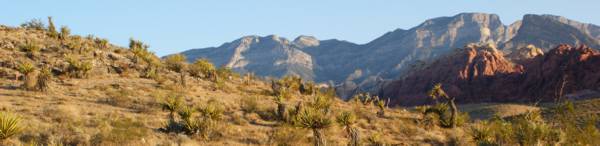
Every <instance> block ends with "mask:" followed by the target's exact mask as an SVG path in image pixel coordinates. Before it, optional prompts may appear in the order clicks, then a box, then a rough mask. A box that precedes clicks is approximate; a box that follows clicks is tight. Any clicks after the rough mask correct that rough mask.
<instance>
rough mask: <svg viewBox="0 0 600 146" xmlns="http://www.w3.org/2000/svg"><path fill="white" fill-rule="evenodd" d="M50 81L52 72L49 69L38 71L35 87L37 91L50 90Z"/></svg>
mask: <svg viewBox="0 0 600 146" xmlns="http://www.w3.org/2000/svg"><path fill="white" fill-rule="evenodd" d="M51 79H52V71H50V68H49V67H44V68H42V70H41V71H40V75H39V76H38V79H37V84H36V87H37V89H38V90H39V91H42V92H45V91H47V90H48V88H50V80H51Z"/></svg>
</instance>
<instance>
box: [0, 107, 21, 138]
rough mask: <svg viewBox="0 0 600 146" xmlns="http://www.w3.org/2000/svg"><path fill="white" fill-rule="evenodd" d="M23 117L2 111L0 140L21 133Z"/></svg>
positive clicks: (0, 115)
mask: <svg viewBox="0 0 600 146" xmlns="http://www.w3.org/2000/svg"><path fill="white" fill-rule="evenodd" d="M20 122H21V118H19V117H17V116H16V115H13V114H9V113H6V112H0V140H5V139H8V138H10V137H12V136H15V135H18V134H20V133H21V130H22V127H21V125H19V123H20Z"/></svg>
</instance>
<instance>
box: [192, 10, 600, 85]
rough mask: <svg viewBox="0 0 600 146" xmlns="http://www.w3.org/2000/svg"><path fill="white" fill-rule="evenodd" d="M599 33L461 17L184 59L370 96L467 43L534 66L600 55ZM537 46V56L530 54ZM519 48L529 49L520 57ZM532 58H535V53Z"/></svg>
mask: <svg viewBox="0 0 600 146" xmlns="http://www.w3.org/2000/svg"><path fill="white" fill-rule="evenodd" d="M599 36H600V27H598V26H596V25H593V24H585V23H580V22H577V21H573V20H569V19H566V18H564V17H559V16H552V15H531V14H529V15H525V16H524V17H523V19H522V20H519V21H516V22H514V23H512V24H510V25H508V26H507V25H504V24H503V23H502V22H501V21H500V19H499V16H497V15H495V14H485V13H461V14H458V15H455V16H451V17H439V18H434V19H430V20H427V21H425V22H423V23H422V24H420V25H418V26H416V27H413V28H410V29H408V30H405V29H397V30H394V31H391V32H388V33H386V34H384V35H383V36H381V37H379V38H377V39H375V40H373V41H371V42H369V43H367V44H354V43H351V42H346V41H340V40H318V39H317V38H315V37H310V36H300V37H298V38H296V39H294V41H289V40H287V39H285V38H280V37H273V36H267V37H258V36H249V37H244V38H242V39H239V40H236V41H233V42H230V43H225V44H223V45H221V46H219V47H213V48H205V49H193V50H189V51H185V52H182V53H183V54H184V55H186V56H188V59H190V61H193V60H195V59H197V58H208V59H210V60H211V61H213V62H214V63H215V64H216V65H219V66H227V67H231V68H233V69H234V70H237V71H240V72H255V73H257V74H258V75H261V76H275V77H281V76H284V75H289V74H293V75H300V76H301V77H303V78H306V79H312V80H315V81H317V82H327V81H333V82H334V83H336V84H343V85H340V91H344V92H345V93H341V94H347V95H351V94H352V93H355V92H360V91H369V90H373V88H374V87H378V84H380V83H381V82H382V81H384V80H389V79H398V78H400V77H403V76H406V75H407V74H409V73H410V72H411V71H413V70H417V69H419V68H420V67H422V66H424V65H425V64H428V63H431V62H433V61H435V60H436V59H437V58H438V57H439V56H444V55H446V54H448V53H451V52H454V51H453V50H454V49H455V48H462V47H463V46H465V45H467V44H469V43H484V44H487V43H491V44H494V45H496V46H499V47H498V50H499V51H501V52H503V53H504V54H510V56H507V57H508V58H509V59H516V60H519V59H521V57H524V58H531V57H533V56H536V55H538V54H541V53H543V52H547V51H548V50H549V49H550V48H552V47H554V46H556V45H558V44H561V43H565V44H570V45H579V44H586V45H589V46H590V47H592V48H599V46H600V43H599V39H600V37H599ZM529 45H533V46H535V47H536V48H537V49H540V50H542V51H543V52H541V53H540V52H539V51H538V50H531V49H532V48H531V47H529V49H527V48H528V46H529ZM522 48H525V50H523V49H522ZM531 51H533V52H531Z"/></svg>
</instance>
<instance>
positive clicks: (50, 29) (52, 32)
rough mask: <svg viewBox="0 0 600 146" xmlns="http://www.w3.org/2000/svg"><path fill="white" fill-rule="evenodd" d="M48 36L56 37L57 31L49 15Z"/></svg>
mask: <svg viewBox="0 0 600 146" xmlns="http://www.w3.org/2000/svg"><path fill="white" fill-rule="evenodd" d="M48 36H50V37H51V38H58V32H56V27H55V26H54V22H53V21H52V17H50V16H48Z"/></svg>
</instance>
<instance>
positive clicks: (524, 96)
mask: <svg viewBox="0 0 600 146" xmlns="http://www.w3.org/2000/svg"><path fill="white" fill-rule="evenodd" d="M599 54H600V53H599V52H598V51H596V50H593V49H590V48H588V47H586V46H579V47H571V46H568V45H560V46H558V47H557V48H556V49H553V50H551V51H549V52H548V53H547V54H546V55H540V56H537V57H535V58H531V59H528V60H524V62H525V63H523V65H517V64H515V63H512V62H511V61H509V60H508V59H505V58H504V54H503V53H501V52H499V51H497V50H496V49H495V48H494V47H492V46H485V47H482V46H474V45H471V46H467V47H465V48H464V49H458V50H457V51H456V52H454V53H452V54H450V55H448V56H444V57H442V58H440V59H439V60H437V61H436V62H433V63H431V64H430V65H429V66H428V67H426V68H424V69H422V70H419V71H415V72H413V73H411V74H410V75H408V76H406V77H405V78H403V79H400V80H397V81H393V82H391V83H389V84H387V85H386V86H385V87H384V88H383V94H384V95H383V96H384V97H392V98H393V99H395V100H394V102H393V103H395V104H403V105H414V104H423V103H426V102H427V101H428V100H429V99H428V97H427V96H426V93H427V90H429V88H431V87H432V85H433V84H435V83H442V84H443V85H444V87H443V88H444V89H445V90H446V91H447V92H448V94H449V95H451V96H455V97H457V101H458V102H463V103H465V102H508V101H511V102H515V101H536V100H541V99H543V100H552V99H554V97H556V96H555V94H557V93H556V91H557V90H558V89H557V88H560V87H563V86H564V88H563V91H564V92H563V93H564V94H566V93H571V92H575V91H578V90H583V89H589V88H597V87H598V86H599V85H600V55H599ZM563 80H565V81H566V84H565V85H562V83H563Z"/></svg>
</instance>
